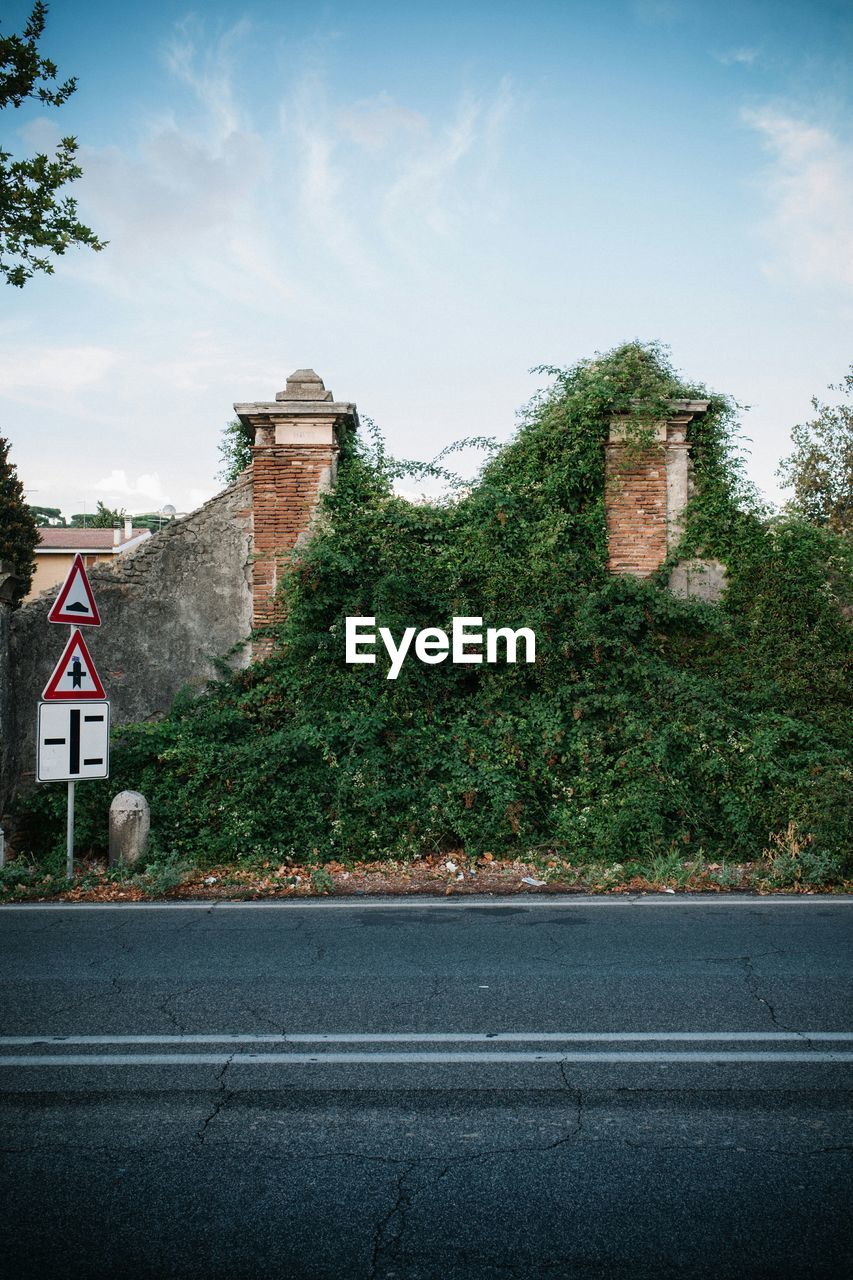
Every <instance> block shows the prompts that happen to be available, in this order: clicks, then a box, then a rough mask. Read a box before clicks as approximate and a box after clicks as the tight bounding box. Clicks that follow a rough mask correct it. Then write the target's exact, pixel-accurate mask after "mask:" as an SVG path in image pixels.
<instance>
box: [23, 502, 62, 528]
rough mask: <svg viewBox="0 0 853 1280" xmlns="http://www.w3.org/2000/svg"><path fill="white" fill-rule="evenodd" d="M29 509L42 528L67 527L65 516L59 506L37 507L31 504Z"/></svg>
mask: <svg viewBox="0 0 853 1280" xmlns="http://www.w3.org/2000/svg"><path fill="white" fill-rule="evenodd" d="M27 510H28V511H29V512H30V514H31V516H32V517H33V519H34V520H35V522H36V524H37V525H38V527H39V528H40V529H48V528H53V529H55V528H60V529H64V528H65V517H64V516H63V514H62V512H61V510H60V509H59V507H35V506H33V505H32V504H30V506H29V507H28V508H27Z"/></svg>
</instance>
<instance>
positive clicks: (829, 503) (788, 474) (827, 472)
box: [776, 365, 853, 533]
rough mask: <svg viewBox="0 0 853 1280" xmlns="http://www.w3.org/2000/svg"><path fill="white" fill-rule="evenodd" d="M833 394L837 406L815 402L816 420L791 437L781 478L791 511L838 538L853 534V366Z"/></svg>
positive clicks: (799, 426) (803, 424)
mask: <svg viewBox="0 0 853 1280" xmlns="http://www.w3.org/2000/svg"><path fill="white" fill-rule="evenodd" d="M829 390H830V391H837V392H840V393H841V395H842V397H843V399H842V400H841V401H840V402H839V403H838V404H824V403H823V402H822V401H821V400H818V398H817V396H814V397H813V398H812V408H813V409H814V411H815V417H814V418H812V419H811V420H810V421H809V422H803V423H800V424H799V425H798V426H796V427H794V429H793V431H792V432H791V438H792V440H793V441H794V452H793V453H791V454H789V455H788V457H787V458H784V459H783V460H782V462H781V464H780V466H779V470H778V471H777V473H776V474H777V475H778V476H779V479H780V480H781V481H782V483H783V484H784V485H786V486H788V485H790V486H792V487H793V490H794V497H793V500H792V501H791V502H790V503H789V507H790V508H791V509H792V510H794V511H799V512H800V513H801V514H802V515H804V516H805V517H806V519H807V520H810V521H811V522H812V523H813V524H819V525H825V526H827V527H828V528H830V529H833V530H834V531H835V532H836V533H851V532H853V365H851V366H850V370H849V372H848V373H847V374H846V375H845V376H844V378H843V379H842V381H841V382H838V383H832V384H830V387H829Z"/></svg>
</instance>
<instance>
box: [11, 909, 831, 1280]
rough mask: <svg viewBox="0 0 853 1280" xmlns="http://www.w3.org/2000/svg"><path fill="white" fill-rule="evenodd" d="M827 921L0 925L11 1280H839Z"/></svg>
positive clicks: (446, 913) (121, 914) (566, 916)
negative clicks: (605, 1279) (753, 1279)
mask: <svg viewBox="0 0 853 1280" xmlns="http://www.w3.org/2000/svg"><path fill="white" fill-rule="evenodd" d="M851 934H853V899H844V900H838V899H835V900H831V901H828V900H825V899H817V898H811V899H806V900H802V899H800V900H798V901H791V900H781V899H778V898H774V899H748V900H734V899H714V900H711V901H707V900H705V901H696V900H693V901H685V900H683V899H676V900H673V899H672V898H666V899H645V900H641V901H639V902H628V901H625V900H612V899H594V900H573V899H559V900H548V899H542V898H532V899H528V900H527V901H524V902H521V901H518V900H513V901H512V902H508V901H506V900H503V901H491V902H483V903H476V902H474V901H472V900H471V899H465V900H461V899H459V900H456V901H452V900H443V901H441V902H437V903H434V904H433V903H426V902H423V901H417V900H408V901H404V902H398V903H378V902H375V901H363V902H356V903H347V904H342V903H338V902H334V901H330V902H320V903H316V904H311V903H306V904H284V905H275V904H269V905H268V904H250V905H245V906H236V907H227V906H224V905H217V906H214V907H211V906H209V905H203V906H198V907H195V906H188V907H183V906H167V907H150V906H144V907H133V906H120V907H116V908H110V909H102V908H86V907H80V906H78V907H74V908H70V909H69V908H61V907H55V906H46V907H43V908H26V907H20V908H19V907H10V908H3V909H0V974H2V981H0V1119H1V1121H2V1131H0V1146H2V1152H3V1154H2V1180H0V1235H2V1241H1V1242H0V1259H2V1264H0V1265H3V1267H4V1269H5V1274H7V1275H9V1276H10V1277H14V1278H15V1280H19V1278H20V1280H26V1278H27V1277H51V1280H65V1278H66V1277H75V1278H80V1280H100V1278H101V1277H122V1278H130V1280H132V1278H135V1277H150V1278H151V1280H161V1278H162V1280H165V1278H166V1277H204V1280H219V1278H222V1280H243V1278H246V1280H248V1278H249V1277H252V1278H254V1277H264V1278H266V1277H282V1278H285V1277H287V1278H290V1277H294V1278H296V1277H310V1278H311V1280H314V1278H317V1280H319V1278H321V1277H322V1278H325V1277H335V1278H337V1277H365V1278H366V1277H377V1278H379V1277H388V1278H390V1277H398V1278H400V1280H403V1278H405V1280H433V1278H434V1280H445V1278H446V1280H456V1278H457V1277H472V1278H473V1280H498V1278H503V1277H514V1276H517V1277H524V1278H525V1280H526V1278H527V1277H539V1276H542V1277H563V1276H565V1277H583V1278H586V1277H596V1278H598V1277H619V1278H621V1277H631V1278H632V1280H643V1278H644V1277H649V1278H651V1277H700V1276H701V1277H714V1278H715V1280H720V1278H724V1277H731V1278H732V1280H741V1277H766V1278H767V1280H780V1278H784V1277H804V1278H805V1277H808V1278H809V1280H814V1278H817V1280H821V1278H824V1277H825V1278H827V1280H828V1278H830V1277H831V1278H833V1280H834V1278H835V1277H847V1276H849V1275H851V1274H853V1216H852V1215H853V1209H851V1206H853V1178H851V1163H853V1120H851V1113H850V1100H851V1080H852V1079H853V1016H851V1012H853V999H851V996H853V970H852V969H851Z"/></svg>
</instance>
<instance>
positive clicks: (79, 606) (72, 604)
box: [47, 555, 101, 627]
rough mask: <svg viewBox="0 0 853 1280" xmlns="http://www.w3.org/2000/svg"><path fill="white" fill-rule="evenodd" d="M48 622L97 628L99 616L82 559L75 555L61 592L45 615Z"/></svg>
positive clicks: (99, 620) (99, 621) (99, 623)
mask: <svg viewBox="0 0 853 1280" xmlns="http://www.w3.org/2000/svg"><path fill="white" fill-rule="evenodd" d="M47 620H48V622H70V623H71V625H72V626H73V627H99V626H100V625H101V615H100V614H99V613H98V606H97V605H96V604H95V597H94V596H93V595H92V588H91V587H90V586H89V579H88V578H87V576H86V569H85V567H84V565H83V557H82V556H81V555H76V556H75V557H74V563H73V564H72V565H71V568H70V569H69V571H68V577H67V578H66V579H65V582H64V583H63V585H62V590H61V591H60V593H59V595H58V596H57V597H56V599H55V600H54V602H53V608H52V609H51V611H50V613H49V614H48V615H47Z"/></svg>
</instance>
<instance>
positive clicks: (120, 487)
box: [91, 469, 169, 508]
mask: <svg viewBox="0 0 853 1280" xmlns="http://www.w3.org/2000/svg"><path fill="white" fill-rule="evenodd" d="M91 488H92V489H93V491H94V492H95V493H98V494H102V495H104V499H105V501H106V505H107V506H111V505H114V504H117V503H120V502H121V503H124V502H125V501H130V500H136V501H142V502H143V503H151V504H153V505H155V506H156V507H158V508H159V507H161V506H162V505H163V503H165V502H168V501H169V494H168V493H167V491H166V490H165V488H164V487H163V483H162V481H161V479H160V477H159V475H158V474H157V472H156V471H153V472H150V473H148V474H145V473H143V474H142V475H139V476H137V477H136V479H135V480H133V479H129V478H128V475H127V472H126V471H124V470H121V469H115V470H113V471H111V472H110V474H109V475H108V476H104V477H103V479H102V480H98V481H97V482H96V483H95V484H94V485H92V486H91Z"/></svg>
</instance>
